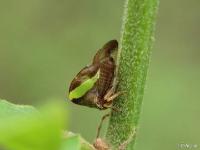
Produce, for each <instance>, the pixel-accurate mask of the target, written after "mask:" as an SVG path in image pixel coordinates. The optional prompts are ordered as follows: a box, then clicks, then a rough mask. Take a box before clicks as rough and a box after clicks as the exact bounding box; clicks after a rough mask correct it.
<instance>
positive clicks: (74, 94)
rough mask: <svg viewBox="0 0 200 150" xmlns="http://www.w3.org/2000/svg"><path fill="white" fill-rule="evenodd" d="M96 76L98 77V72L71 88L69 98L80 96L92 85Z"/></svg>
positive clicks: (96, 78)
mask: <svg viewBox="0 0 200 150" xmlns="http://www.w3.org/2000/svg"><path fill="white" fill-rule="evenodd" d="M98 78H99V72H97V73H96V75H95V76H94V77H92V78H90V79H87V80H86V81H84V82H83V83H81V84H80V85H79V86H78V87H76V88H75V89H74V90H72V91H71V92H70V93H69V99H70V100H72V99H77V98H80V97H82V96H83V95H84V94H85V93H87V92H88V91H89V90H90V89H91V88H92V87H93V86H94V84H95V83H96V81H97V80H98Z"/></svg>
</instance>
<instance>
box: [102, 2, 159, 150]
mask: <svg viewBox="0 0 200 150" xmlns="http://www.w3.org/2000/svg"><path fill="white" fill-rule="evenodd" d="M158 1H159V0H126V3H125V13H124V18H123V26H122V37H121V43H120V48H119V54H118V62H117V63H118V69H117V73H118V74H117V80H118V82H119V84H118V87H117V90H118V91H123V92H124V94H123V95H122V96H120V97H119V98H117V99H116V100H115V101H114V104H113V105H114V107H116V108H117V109H119V110H120V111H119V112H116V111H112V114H111V118H110V122H109V126H108V130H107V133H106V140H107V141H108V142H109V143H110V144H111V145H112V147H113V148H114V149H116V148H119V146H120V145H121V146H122V143H124V146H125V147H126V145H128V149H133V146H134V143H135V137H136V136H135V133H136V129H137V126H138V120H139V115H140V110H141V104H142V99H143V95H144V88H145V81H146V75H147V70H148V66H149V58H150V53H151V51H150V50H151V47H152V43H153V39H154V38H153V33H154V25H155V16H156V12H157V7H158Z"/></svg>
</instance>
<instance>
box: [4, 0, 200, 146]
mask: <svg viewBox="0 0 200 150" xmlns="http://www.w3.org/2000/svg"><path fill="white" fill-rule="evenodd" d="M123 5H124V1H123V0H118V1H116V0H109V1H108V0H101V1H94V0H84V1H74V0H18V1H15V0H1V1H0V97H1V98H2V99H7V100H9V101H11V102H14V103H18V104H31V105H34V106H36V107H37V106H39V105H40V104H41V103H44V102H47V101H49V100H52V99H54V100H58V101H66V105H68V107H66V109H69V126H68V129H69V130H71V131H73V132H75V133H81V135H82V136H83V137H84V138H86V139H87V140H89V141H93V140H94V138H95V135H96V128H97V125H98V123H99V121H100V118H101V116H102V115H103V114H105V112H103V111H99V110H95V109H91V108H87V107H81V106H77V105H75V104H72V103H71V102H69V101H67V100H66V95H67V92H68V86H69V84H70V81H71V80H72V79H73V77H74V76H75V75H76V73H77V72H78V71H79V70H80V69H81V68H82V67H84V66H85V65H87V64H89V63H90V62H91V59H92V57H93V55H94V54H95V52H96V50H97V49H98V48H100V47H101V46H102V45H103V44H104V43H105V42H107V41H108V40H110V39H118V40H119V38H120V29H121V23H122V14H123ZM199 6H200V2H199V1H196V0H191V1H188V0H168V1H161V2H160V8H159V13H158V17H157V27H156V41H155V43H154V47H153V53H152V59H151V63H150V69H149V74H148V78H147V87H146V90H145V96H144V101H143V108H142V113H141V119H140V128H139V131H138V139H137V144H136V149H137V150H147V149H148V150H161V149H162V150H169V149H170V150H176V149H180V147H179V144H182V143H184V144H191V145H194V144H196V145H197V146H198V147H197V148H196V149H200V128H199V127H200V119H199V115H200V51H199V50H200V29H199V27H200V12H199V9H200V7H199ZM52 119H53V118H52ZM105 128H106V123H105V124H104V131H105ZM102 136H103V134H102Z"/></svg>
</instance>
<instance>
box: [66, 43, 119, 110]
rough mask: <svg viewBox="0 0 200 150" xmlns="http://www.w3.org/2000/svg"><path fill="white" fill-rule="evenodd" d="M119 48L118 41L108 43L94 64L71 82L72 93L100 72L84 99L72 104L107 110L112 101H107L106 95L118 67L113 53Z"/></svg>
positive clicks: (94, 60)
mask: <svg viewBox="0 0 200 150" xmlns="http://www.w3.org/2000/svg"><path fill="white" fill-rule="evenodd" d="M117 47H118V42H117V41H116V40H111V41H109V42H108V43H106V44H105V45H104V46H103V48H101V49H100V50H98V51H97V53H96V55H95V56H94V58H93V62H92V64H91V65H90V66H87V67H85V68H83V69H82V70H81V71H80V72H79V73H78V74H77V75H76V77H75V78H74V79H73V80H72V82H71V85H70V88H69V91H72V90H73V89H74V88H76V87H77V86H79V85H80V84H81V83H82V82H83V81H85V80H86V79H89V78H91V77H93V76H94V75H95V74H96V73H97V72H98V71H99V78H98V80H97V81H96V83H95V85H94V86H93V87H92V88H91V89H90V90H89V91H88V92H87V93H86V94H84V95H83V96H82V97H80V98H77V99H73V100H72V102H74V103H76V104H79V105H85V106H89V107H95V108H98V109H106V108H108V107H109V106H110V105H111V104H112V100H111V101H107V100H106V99H105V95H106V94H107V93H108V92H109V91H110V90H111V89H112V86H113V80H114V76H115V68H116V65H115V61H114V59H113V57H112V53H113V51H114V50H116V49H117Z"/></svg>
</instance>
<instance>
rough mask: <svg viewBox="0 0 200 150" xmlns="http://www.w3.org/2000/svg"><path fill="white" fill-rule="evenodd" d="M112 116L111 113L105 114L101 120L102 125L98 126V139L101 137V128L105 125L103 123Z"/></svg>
mask: <svg viewBox="0 0 200 150" xmlns="http://www.w3.org/2000/svg"><path fill="white" fill-rule="evenodd" d="M109 116H110V113H107V114H105V115H104V116H103V117H102V118H101V122H100V124H99V126H98V129H97V136H96V139H97V138H98V137H99V135H100V131H101V127H102V125H103V121H104V120H105V119H106V118H107V117H109Z"/></svg>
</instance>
